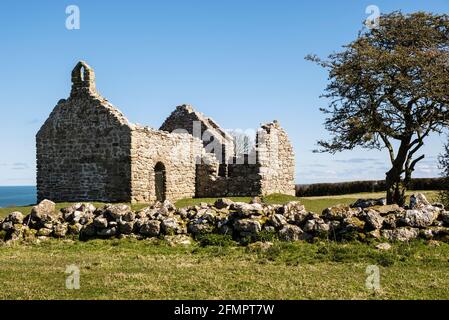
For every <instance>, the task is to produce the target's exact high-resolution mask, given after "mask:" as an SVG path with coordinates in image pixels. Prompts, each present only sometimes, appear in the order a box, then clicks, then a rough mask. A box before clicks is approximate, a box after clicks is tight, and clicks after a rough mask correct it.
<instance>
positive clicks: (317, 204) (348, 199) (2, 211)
mask: <svg viewBox="0 0 449 320" xmlns="http://www.w3.org/2000/svg"><path fill="white" fill-rule="evenodd" d="M416 192H422V193H424V194H425V195H426V196H427V197H428V199H429V200H431V201H436V200H437V192H436V191H409V192H407V194H408V195H410V194H412V193H416ZM384 196H385V194H384V193H382V192H377V193H356V194H347V195H341V196H323V197H304V198H298V197H294V196H288V195H282V194H273V195H269V196H266V197H264V198H263V201H264V202H266V203H270V204H284V203H287V202H289V201H300V202H301V203H302V204H304V205H305V207H306V209H307V210H309V211H313V212H316V213H321V212H322V211H323V210H324V209H326V208H328V207H331V206H333V205H336V204H339V203H342V204H351V203H353V202H355V200H357V199H359V198H381V197H384ZM217 199H218V198H195V199H182V200H179V201H178V202H176V204H175V205H176V206H177V207H178V208H184V207H187V206H192V205H198V204H200V203H202V202H205V203H214V202H215V201H216V200H217ZM229 199H231V200H233V201H241V202H250V201H251V199H252V198H251V197H230V198H229ZM71 204H72V203H68V202H64V203H57V204H56V207H57V209H58V210H59V209H61V208H64V207H68V206H70V205H71ZM93 204H94V205H95V206H97V207H99V206H103V205H104V204H105V203H99V202H94V203H93ZM146 206H148V204H144V203H139V204H132V205H131V207H132V208H133V209H134V210H139V209H142V208H144V207H146ZM13 211H20V212H22V213H24V214H28V213H30V211H31V206H23V207H10V208H0V218H3V217H5V216H7V215H8V214H9V213H11V212H13Z"/></svg>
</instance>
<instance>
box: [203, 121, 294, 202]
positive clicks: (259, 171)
mask: <svg viewBox="0 0 449 320" xmlns="http://www.w3.org/2000/svg"><path fill="white" fill-rule="evenodd" d="M294 158H295V157H294V153H293V148H292V145H291V143H290V141H289V140H288V136H287V134H286V132H285V131H284V130H283V129H282V128H281V127H280V126H279V123H278V122H277V121H274V122H272V123H268V124H264V125H262V126H261V128H260V129H259V130H258V133H257V138H256V146H255V148H254V149H253V150H251V152H250V154H249V155H243V156H240V157H238V158H237V157H234V159H233V160H232V161H231V163H229V164H227V170H226V171H227V176H225V177H222V176H220V175H219V162H218V160H217V159H215V158H214V157H213V155H212V154H207V155H206V156H205V157H204V158H203V161H202V163H201V164H199V165H198V169H197V196H198V197H220V196H248V195H251V196H256V195H268V194H273V193H282V194H287V195H295V184H294V176H295V162H294Z"/></svg>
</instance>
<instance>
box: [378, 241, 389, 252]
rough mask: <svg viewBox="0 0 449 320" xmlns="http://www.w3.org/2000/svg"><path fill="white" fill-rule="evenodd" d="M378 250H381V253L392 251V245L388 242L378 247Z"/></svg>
mask: <svg viewBox="0 0 449 320" xmlns="http://www.w3.org/2000/svg"><path fill="white" fill-rule="evenodd" d="M376 249H377V250H381V251H388V250H390V249H391V244H389V243H387V242H382V243H379V244H378V245H377V246H376Z"/></svg>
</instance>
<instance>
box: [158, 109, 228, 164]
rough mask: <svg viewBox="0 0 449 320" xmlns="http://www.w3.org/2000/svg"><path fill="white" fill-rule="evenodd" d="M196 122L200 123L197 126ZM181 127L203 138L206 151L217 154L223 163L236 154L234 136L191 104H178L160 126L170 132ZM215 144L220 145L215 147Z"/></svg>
mask: <svg viewBox="0 0 449 320" xmlns="http://www.w3.org/2000/svg"><path fill="white" fill-rule="evenodd" d="M195 123H197V124H198V126H197V127H196V126H195ZM180 129H181V130H184V131H186V132H188V133H190V134H191V135H193V136H195V137H196V138H199V139H201V140H202V141H203V146H204V147H205V148H206V151H207V152H209V153H213V154H215V157H216V158H217V159H218V160H221V163H223V164H224V163H226V162H227V160H228V159H229V158H231V157H232V156H233V155H234V142H233V139H232V137H231V136H230V135H229V134H228V133H226V132H225V131H224V130H223V129H221V128H220V126H219V125H218V124H217V123H216V122H215V121H214V120H212V119H211V118H208V117H206V116H205V115H203V114H202V113H200V112H197V111H195V110H194V109H193V108H192V106H190V105H181V106H178V107H177V108H176V110H175V111H173V113H172V114H171V115H170V116H169V117H168V118H167V119H166V120H165V122H164V123H163V124H162V126H161V128H160V130H164V131H168V132H173V131H175V130H180ZM206 131H207V133H206V134H205V132H206ZM211 142H213V143H211ZM214 146H218V147H216V148H213V147H214Z"/></svg>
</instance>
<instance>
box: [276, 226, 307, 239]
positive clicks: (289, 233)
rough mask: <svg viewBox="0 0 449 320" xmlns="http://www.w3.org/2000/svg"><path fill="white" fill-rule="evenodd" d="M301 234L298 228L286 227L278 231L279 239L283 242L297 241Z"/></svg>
mask: <svg viewBox="0 0 449 320" xmlns="http://www.w3.org/2000/svg"><path fill="white" fill-rule="evenodd" d="M303 233H304V232H303V231H302V230H301V228H300V227H298V226H294V225H287V226H285V227H284V228H282V229H281V230H280V231H279V237H280V239H282V240H284V241H298V240H300V239H301V236H302V235H303Z"/></svg>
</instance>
